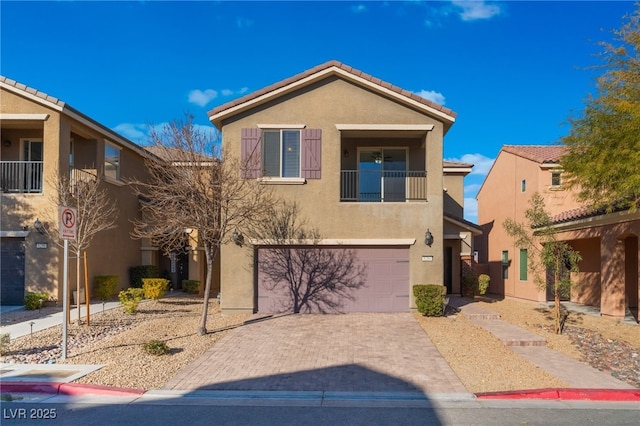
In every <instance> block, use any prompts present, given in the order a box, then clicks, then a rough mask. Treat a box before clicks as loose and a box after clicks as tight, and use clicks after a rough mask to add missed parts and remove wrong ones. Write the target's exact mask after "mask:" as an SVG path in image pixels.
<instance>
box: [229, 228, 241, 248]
mask: <svg viewBox="0 0 640 426" xmlns="http://www.w3.org/2000/svg"><path fill="white" fill-rule="evenodd" d="M231 238H233V242H234V243H236V245H237V246H239V247H242V245H243V244H244V235H242V234H241V233H240V232H238V230H237V229H236V230H235V231H233V234H231Z"/></svg>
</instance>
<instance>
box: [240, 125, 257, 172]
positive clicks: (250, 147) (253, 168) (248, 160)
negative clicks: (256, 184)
mask: <svg viewBox="0 0 640 426" xmlns="http://www.w3.org/2000/svg"><path fill="white" fill-rule="evenodd" d="M261 136H262V131H261V130H260V129H258V128H250V129H242V145H241V149H240V152H241V161H242V163H241V167H242V177H243V178H245V179H256V178H259V177H260V176H261V175H262V155H261V154H262V151H261V149H260V148H261V145H262V144H261V140H260V137H261Z"/></svg>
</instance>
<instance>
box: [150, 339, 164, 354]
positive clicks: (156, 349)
mask: <svg viewBox="0 0 640 426" xmlns="http://www.w3.org/2000/svg"><path fill="white" fill-rule="evenodd" d="M144 350H145V352H146V353H148V354H149V355H164V354H166V353H167V352H169V348H168V347H167V344H166V343H165V342H162V341H160V340H149V341H148V342H147V343H145V344H144Z"/></svg>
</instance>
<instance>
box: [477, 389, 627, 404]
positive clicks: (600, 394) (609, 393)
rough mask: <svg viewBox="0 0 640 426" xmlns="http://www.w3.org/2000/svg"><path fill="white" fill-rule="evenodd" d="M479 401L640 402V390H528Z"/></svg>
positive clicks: (492, 394) (487, 396)
mask: <svg viewBox="0 0 640 426" xmlns="http://www.w3.org/2000/svg"><path fill="white" fill-rule="evenodd" d="M476 398H477V399H559V400H566V401H620V402H623V401H631V402H640V389H527V390H521V391H504V392H482V393H477V394H476Z"/></svg>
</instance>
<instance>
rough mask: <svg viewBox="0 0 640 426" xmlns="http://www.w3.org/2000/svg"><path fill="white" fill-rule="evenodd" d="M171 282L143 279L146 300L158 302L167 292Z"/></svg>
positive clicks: (159, 279) (161, 279)
mask: <svg viewBox="0 0 640 426" xmlns="http://www.w3.org/2000/svg"><path fill="white" fill-rule="evenodd" d="M167 287H169V280H165V279H164V278H143V279H142V289H143V290H144V297H145V299H153V300H158V299H160V298H161V297H162V296H164V294H165V293H166V292H167Z"/></svg>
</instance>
